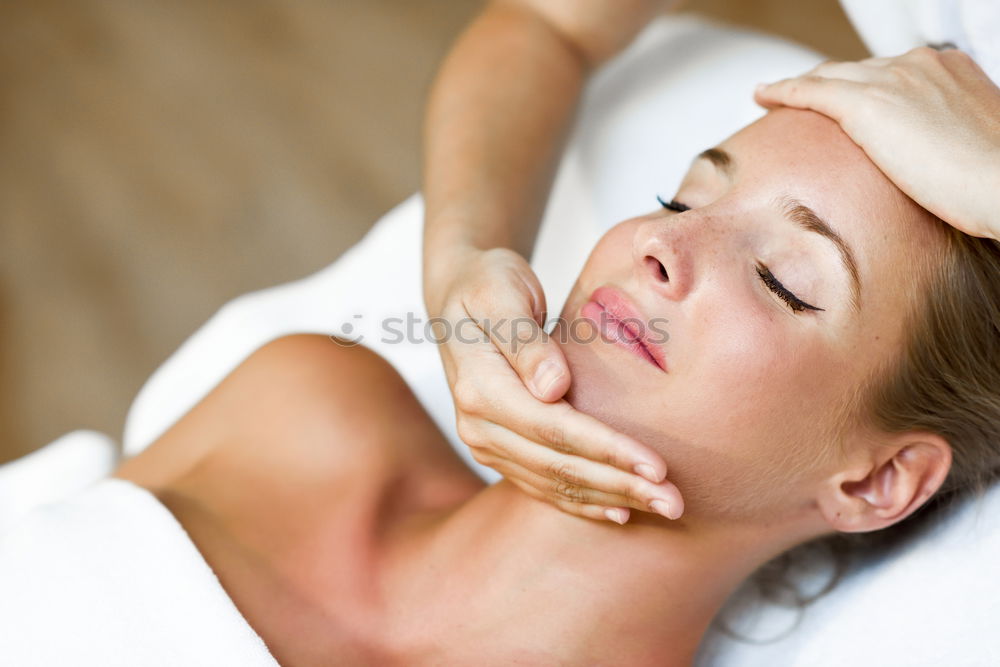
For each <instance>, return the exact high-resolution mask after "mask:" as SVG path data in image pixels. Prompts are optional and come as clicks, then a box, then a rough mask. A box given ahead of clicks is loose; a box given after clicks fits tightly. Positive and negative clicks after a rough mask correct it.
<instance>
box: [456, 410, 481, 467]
mask: <svg viewBox="0 0 1000 667" xmlns="http://www.w3.org/2000/svg"><path fill="white" fill-rule="evenodd" d="M455 428H456V430H457V431H458V437H459V438H461V439H462V442H464V443H465V444H466V445H468V446H469V447H471V448H473V449H480V448H482V446H483V444H484V439H483V437H482V433H481V431H480V429H479V428H477V427H476V424H475V420H473V419H469V418H468V417H463V416H461V415H459V416H458V418H457V419H456V420H455ZM480 463H481V461H480Z"/></svg>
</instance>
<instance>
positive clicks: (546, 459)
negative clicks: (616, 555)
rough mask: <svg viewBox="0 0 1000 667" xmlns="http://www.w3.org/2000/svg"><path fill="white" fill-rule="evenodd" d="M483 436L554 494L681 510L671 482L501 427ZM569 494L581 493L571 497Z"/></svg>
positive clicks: (654, 509)
mask: <svg viewBox="0 0 1000 667" xmlns="http://www.w3.org/2000/svg"><path fill="white" fill-rule="evenodd" d="M486 437H487V438H488V439H489V441H490V443H491V444H492V445H493V447H495V448H497V449H499V450H500V451H501V455H500V457H499V458H502V459H503V460H504V461H509V462H511V463H512V464H514V465H516V466H518V468H519V469H522V470H526V471H529V472H531V473H532V475H537V476H539V477H541V478H542V479H543V480H545V482H544V483H545V484H546V485H547V486H552V487H553V489H552V491H553V493H554V494H556V495H560V494H561V495H566V496H568V499H569V500H576V501H577V502H588V503H594V504H601V505H622V506H627V507H634V508H636V509H639V510H643V511H645V512H650V511H652V512H660V513H664V512H665V514H664V516H667V517H668V518H676V516H680V514H681V513H682V512H683V511H684V499H683V498H682V497H681V493H680V490H679V489H678V488H677V487H676V486H675V485H674V484H673V482H670V481H667V480H664V481H662V482H660V483H658V484H654V483H653V482H650V481H649V480H647V479H644V478H642V477H640V476H638V475H633V474H630V473H627V472H623V471H622V470H619V469H618V468H613V467H611V466H609V465H605V464H603V463H595V462H594V461H589V460H587V459H585V458H581V457H579V456H573V455H567V454H560V453H559V452H555V451H553V450H551V449H549V448H548V447H544V446H542V445H539V444H537V443H534V442H532V441H530V440H528V439H526V438H523V437H521V436H519V435H518V434H516V433H513V432H511V431H508V430H507V429H503V428H500V427H494V428H493V430H492V432H490V433H489V434H488V435H487V436H486ZM572 493H577V494H581V495H580V496H579V497H573V496H570V494H572ZM656 501H659V504H657V503H656ZM675 515H676V516H675Z"/></svg>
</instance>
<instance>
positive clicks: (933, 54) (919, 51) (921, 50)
mask: <svg viewBox="0 0 1000 667" xmlns="http://www.w3.org/2000/svg"><path fill="white" fill-rule="evenodd" d="M905 55H906V56H909V57H910V59H912V60H923V61H932V60H937V58H938V56H939V55H940V51H938V50H937V49H932V48H931V47H929V46H918V47H917V48H915V49H911V50H910V51H909V52H908V53H906V54H905Z"/></svg>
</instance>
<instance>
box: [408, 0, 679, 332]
mask: <svg viewBox="0 0 1000 667" xmlns="http://www.w3.org/2000/svg"><path fill="white" fill-rule="evenodd" d="M667 4H668V3H667V2H665V0H494V1H493V2H491V3H490V4H489V5H488V6H487V7H486V9H485V10H484V11H483V13H482V14H481V15H480V16H479V17H478V18H477V19H476V20H475V21H474V22H473V23H472V24H471V25H470V26H469V27H468V28H467V29H466V31H465V32H464V34H462V36H461V37H460V38H459V40H458V41H457V43H456V44H455V46H454V48H453V50H452V52H451V53H450V54H449V56H448V58H447V59H446V60H445V62H444V64H443V66H442V68H441V71H440V73H439V74H438V77H437V80H436V82H435V84H434V87H433V89H432V92H431V96H430V101H429V104H428V108H427V114H426V122H425V130H424V132H425V158H424V183H423V193H424V198H425V202H426V223H425V237H424V266H425V298H426V299H427V305H428V307H429V310H430V312H431V315H432V316H433V315H435V314H438V312H439V310H440V305H441V303H440V302H441V300H442V298H443V294H442V292H443V291H445V290H446V288H447V283H448V282H449V281H450V275H449V274H450V270H449V269H450V268H451V267H450V264H451V262H449V261H448V258H449V257H451V256H452V255H453V254H454V253H461V252H463V251H464V250H466V249H468V248H475V249H479V250H486V249H489V248H510V249H513V250H515V251H517V252H518V253H520V254H521V255H523V256H525V257H527V256H529V255H530V252H531V248H532V246H533V245H534V240H535V236H536V233H537V230H538V223H539V220H540V218H541V214H542V212H543V208H544V205H545V201H546V198H547V196H548V192H549V189H550V187H551V183H552V178H553V175H554V168H555V166H556V164H557V162H558V157H559V154H560V152H561V150H562V148H563V144H564V141H565V138H566V135H567V134H568V130H569V127H570V125H571V120H572V116H573V113H574V110H575V107H576V104H577V101H578V99H579V97H580V92H581V90H582V89H583V85H584V83H585V81H586V78H587V76H588V75H589V73H590V72H591V71H593V70H594V69H595V68H596V67H598V66H599V65H600V64H602V63H603V62H605V61H606V60H608V59H609V58H611V57H612V56H613V55H615V54H616V53H618V52H619V51H620V50H621V49H623V48H624V47H625V46H626V45H627V44H628V43H629V42H631V40H632V38H633V37H634V36H635V35H636V33H638V32H639V30H640V29H641V28H642V27H644V26H645V25H646V24H647V23H648V22H649V20H650V19H651V18H652V17H653V16H654V15H655V14H656V13H657V12H658V11H660V10H662V9H663V8H664V7H665V6H666V5H667Z"/></svg>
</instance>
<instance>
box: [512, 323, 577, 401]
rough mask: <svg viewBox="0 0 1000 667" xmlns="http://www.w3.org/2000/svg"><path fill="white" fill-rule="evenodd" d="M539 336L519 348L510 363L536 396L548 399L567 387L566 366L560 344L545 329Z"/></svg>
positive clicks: (563, 391)
mask: <svg viewBox="0 0 1000 667" xmlns="http://www.w3.org/2000/svg"><path fill="white" fill-rule="evenodd" d="M541 338H542V340H538V341H534V342H530V343H528V344H527V345H525V346H524V347H523V348H521V349H520V350H518V352H517V353H516V355H515V360H514V363H513V366H514V370H515V371H516V372H517V374H518V375H519V376H520V377H521V382H523V383H524V385H525V386H526V387H527V388H528V389H529V390H530V391H531V393H532V394H534V395H535V398H538V399H539V400H542V401H546V402H549V403H551V402H552V401H557V400H559V399H560V398H562V397H563V395H564V394H565V393H566V391H567V390H568V389H569V384H570V374H569V366H568V364H567V363H566V357H565V356H563V352H562V350H561V349H560V348H559V345H558V344H557V343H556V342H555V341H553V340H552V338H551V337H550V336H549V335H548V334H546V333H544V332H542V333H541Z"/></svg>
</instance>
